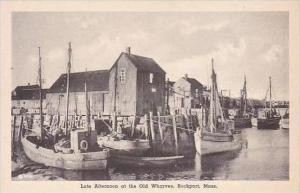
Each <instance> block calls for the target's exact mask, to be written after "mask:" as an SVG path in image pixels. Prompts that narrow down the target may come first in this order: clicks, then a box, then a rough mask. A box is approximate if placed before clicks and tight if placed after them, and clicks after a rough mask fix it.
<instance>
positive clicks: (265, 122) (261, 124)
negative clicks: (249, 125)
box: [257, 117, 280, 129]
mask: <svg viewBox="0 0 300 193" xmlns="http://www.w3.org/2000/svg"><path fill="white" fill-rule="evenodd" d="M279 121H280V117H274V118H266V119H259V118H258V119H257V129H279Z"/></svg>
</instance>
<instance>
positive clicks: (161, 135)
mask: <svg viewBox="0 0 300 193" xmlns="http://www.w3.org/2000/svg"><path fill="white" fill-rule="evenodd" d="M157 116H158V129H159V134H160V140H161V142H162V141H163V131H162V128H161V120H160V112H159V111H158V112H157Z"/></svg>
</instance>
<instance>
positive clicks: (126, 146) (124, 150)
mask: <svg viewBox="0 0 300 193" xmlns="http://www.w3.org/2000/svg"><path fill="white" fill-rule="evenodd" d="M98 143H99V144H101V145H103V146H104V147H107V148H110V149H111V154H112V156H114V155H132V156H141V155H143V154H145V153H146V152H147V151H148V150H149V149H150V143H149V140H146V139H141V140H113V139H112V138H110V137H106V136H105V137H98Z"/></svg>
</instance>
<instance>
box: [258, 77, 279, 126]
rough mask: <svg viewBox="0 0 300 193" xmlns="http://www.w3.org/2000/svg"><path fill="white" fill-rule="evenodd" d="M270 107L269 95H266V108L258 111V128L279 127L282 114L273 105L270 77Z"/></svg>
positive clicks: (268, 91) (270, 80)
mask: <svg viewBox="0 0 300 193" xmlns="http://www.w3.org/2000/svg"><path fill="white" fill-rule="evenodd" d="M268 93H269V108H267V96H266V97H265V101H266V103H265V108H264V109H263V110H262V111H260V112H258V117H257V129H279V121H280V116H279V115H278V113H277V112H276V110H275V109H274V108H273V106H272V79H271V77H269V89H268V90H267V94H268Z"/></svg>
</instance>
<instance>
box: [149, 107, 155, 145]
mask: <svg viewBox="0 0 300 193" xmlns="http://www.w3.org/2000/svg"><path fill="white" fill-rule="evenodd" d="M149 116H150V130H151V139H152V142H154V141H155V131H154V125H153V112H152V111H150V112H149Z"/></svg>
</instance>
